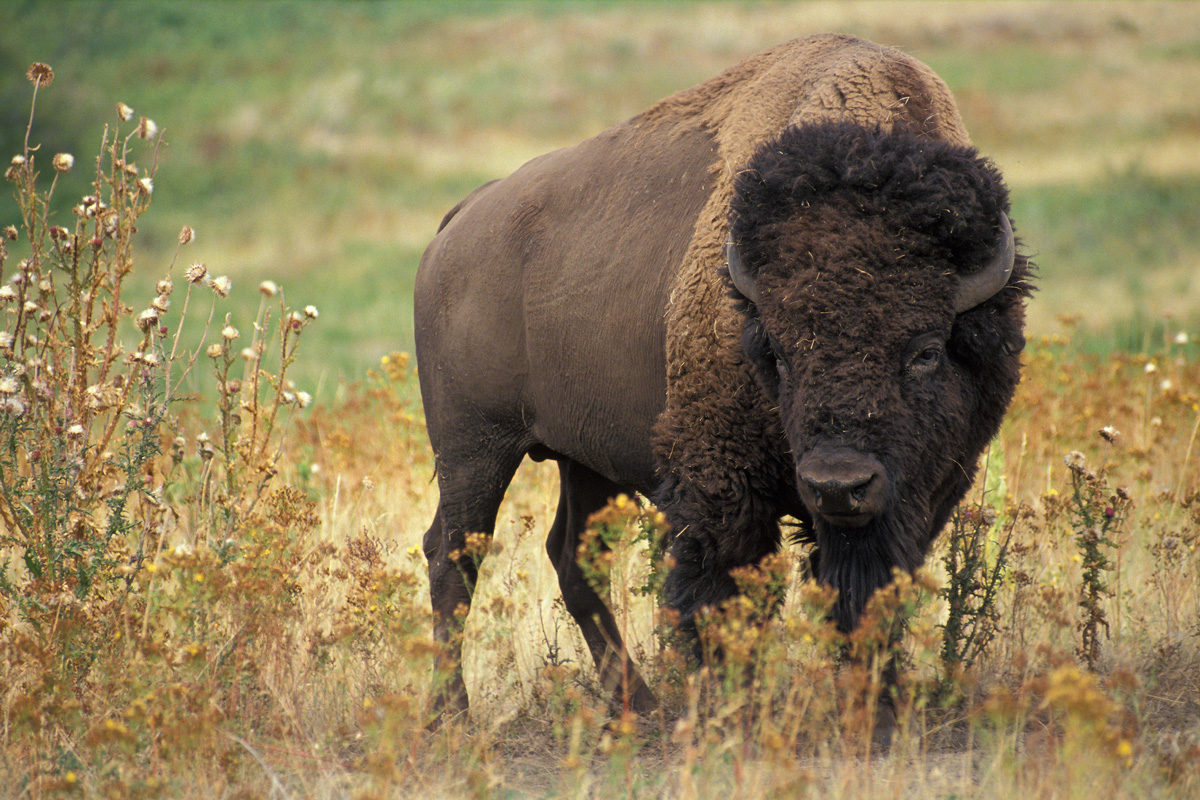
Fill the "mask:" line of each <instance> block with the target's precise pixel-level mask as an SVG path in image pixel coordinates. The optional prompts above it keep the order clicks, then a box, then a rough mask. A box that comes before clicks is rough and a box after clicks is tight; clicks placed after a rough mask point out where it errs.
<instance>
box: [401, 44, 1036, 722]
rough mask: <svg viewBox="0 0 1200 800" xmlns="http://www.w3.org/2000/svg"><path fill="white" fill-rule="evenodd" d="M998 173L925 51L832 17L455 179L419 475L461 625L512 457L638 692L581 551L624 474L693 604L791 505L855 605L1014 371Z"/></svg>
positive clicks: (840, 604)
mask: <svg viewBox="0 0 1200 800" xmlns="http://www.w3.org/2000/svg"><path fill="white" fill-rule="evenodd" d="M1008 205H1009V201H1008V195H1007V190H1006V188H1005V186H1004V184H1003V181H1002V179H1001V176H1000V175H999V174H998V172H997V171H996V169H995V167H994V166H993V165H992V164H991V163H989V162H988V161H986V160H984V159H982V158H981V157H980V156H979V155H978V154H977V153H976V151H975V150H974V149H972V147H971V146H970V143H969V140H968V138H967V134H966V131H965V130H964V128H963V125H962V122H961V120H960V118H959V115H958V112H957V111H956V109H955V106H954V102H953V100H952V98H951V96H950V93H949V91H948V90H947V88H946V86H945V85H944V84H943V83H942V81H941V80H940V79H939V78H938V77H937V76H936V75H934V74H933V73H932V72H931V71H930V70H929V69H928V68H927V67H926V66H925V65H923V64H921V63H920V62H917V61H915V60H913V59H912V58H909V57H907V56H905V55H904V54H902V53H899V52H897V51H895V50H891V49H888V48H884V47H880V46H878V45H875V44H872V43H870V42H866V41H863V40H861V39H857V38H853V37H849V36H837V35H826V36H815V37H811V38H806V39H800V40H796V41H792V42H788V43H786V44H783V45H780V46H778V47H775V48H772V49H770V50H767V51H766V52H763V53H761V54H759V55H756V56H753V57H751V58H749V59H747V60H745V61H743V62H741V63H740V64H737V65H736V66H734V67H732V68H731V69H729V70H728V71H726V72H724V73H723V74H721V75H718V76H717V77H715V78H713V79H711V80H709V81H707V82H705V83H702V84H700V85H699V86H696V87H694V88H691V89H687V90H684V91H681V92H679V93H677V94H674V95H672V96H670V97H668V98H666V99H665V100H663V101H661V102H660V103H658V104H657V105H655V106H653V107H652V108H650V109H649V110H647V111H645V112H643V113H641V114H639V115H637V116H635V117H633V118H632V119H629V120H628V121H626V122H623V123H621V124H619V125H616V126H615V127H613V128H610V129H608V130H606V131H604V132H603V133H601V134H599V135H597V136H595V137H593V138H591V139H588V140H587V141H584V142H582V143H580V144H578V145H575V146H574V147H569V148H566V149H563V150H559V151H556V152H552V153H549V154H547V155H544V156H541V157H540V158H536V159H534V160H533V161H530V162H529V163H528V164H526V165H524V166H523V167H521V168H520V169H518V170H517V171H516V172H514V173H513V174H512V175H510V176H509V177H507V178H504V179H503V180H499V181H495V182H492V183H489V184H487V185H485V186H483V187H481V188H479V189H477V190H476V191H475V192H474V193H473V194H471V195H470V196H468V197H467V198H466V199H465V200H463V201H462V202H461V203H459V205H458V206H456V207H455V208H454V209H453V210H451V211H450V212H449V213H448V214H447V215H446V217H445V219H444V220H443V221H442V224H441V227H440V229H439V231H438V234H437V236H436V237H435V238H434V240H433V241H432V243H431V244H430V245H429V247H428V249H427V250H426V251H425V254H424V257H423V258H422V260H421V266H420V270H419V272H418V275H417V282H416V295H415V307H416V350H417V362H418V365H419V375H420V382H421V393H422V398H423V401H424V404H425V413H426V418H427V424H428V429H429V437H430V441H431V443H432V446H433V449H434V452H435V454H436V464H437V480H438V487H439V489H440V501H439V505H438V509H437V514H436V516H435V518H434V520H433V523H432V525H431V526H430V528H429V530H428V532H427V533H426V534H425V540H424V549H425V554H426V556H427V558H428V561H429V580H430V591H431V595H432V603H433V610H434V615H435V621H436V622H435V624H436V635H437V637H438V638H439V639H440V640H442V641H443V642H446V643H447V647H446V651H445V661H444V662H443V665H444V666H446V667H448V668H449V669H450V671H451V672H450V674H451V675H452V676H453V677H452V678H451V680H450V683H449V685H448V686H446V687H444V689H443V692H442V695H441V697H442V700H443V702H445V703H448V704H449V705H450V706H451V707H459V708H465V707H466V703H467V697H466V691H465V688H464V685H463V683H462V677H461V670H460V669H459V667H458V659H459V656H460V652H459V651H458V649H457V648H458V646H459V645H457V644H455V643H454V642H455V638H456V637H454V636H452V635H451V634H452V633H453V631H454V629H455V626H456V625H458V624H459V622H458V617H456V610H457V609H458V608H459V607H460V605H469V603H470V601H471V592H472V589H473V586H474V582H475V578H476V575H477V566H476V564H475V562H474V561H473V560H472V559H469V558H459V557H458V556H459V555H460V554H461V553H462V551H463V548H464V543H465V536H466V534H467V533H472V532H478V533H483V534H486V535H490V534H491V533H492V531H493V529H494V525H495V517H496V513H497V509H498V507H499V505H500V501H501V498H502V497H503V495H504V493H505V490H506V488H507V486H508V484H509V481H510V480H511V478H512V476H513V473H514V472H515V470H516V469H517V466H518V464H520V462H521V460H522V459H523V458H524V457H525V456H529V457H531V458H533V459H536V460H542V459H553V460H554V461H556V462H557V464H558V469H559V475H560V478H561V489H560V499H559V504H558V511H557V514H556V517H555V520H554V523H553V525H552V527H551V528H550V533H549V537H548V540H547V543H546V549H547V552H548V553H549V556H550V559H551V560H552V561H553V563H554V566H555V568H556V570H557V573H558V578H559V586H560V587H561V590H562V594H563V599H564V600H565V603H566V607H567V609H568V611H569V612H570V613H571V615H572V616H573V617H574V618H575V620H576V621H577V622H578V624H579V626H580V628H581V629H582V632H583V635H584V638H585V639H586V641H587V644H588V646H589V648H590V649H591V652H592V656H593V657H594V659H595V661H596V664H597V667H598V669H599V673H600V676H601V680H602V682H603V684H604V685H605V687H606V688H607V689H608V690H610V691H613V692H616V693H618V695H619V696H620V695H621V693H623V696H624V697H625V698H627V699H628V701H629V702H630V703H631V705H632V707H633V708H635V709H637V710H646V709H648V708H651V707H652V706H653V704H654V697H653V695H652V693H651V692H650V690H649V689H648V688H647V687H646V685H645V683H644V682H643V681H642V679H641V677H640V676H639V675H638V673H637V670H636V668H635V667H634V666H633V665H632V664H631V663H630V662H629V660H628V658H627V656H626V655H625V652H624V648H623V645H622V642H621V635H620V633H619V631H618V630H617V626H616V624H615V622H614V619H613V615H612V613H611V612H610V611H609V609H608V608H607V607H606V606H605V603H604V602H603V601H602V600H601V599H600V598H599V597H598V596H597V595H596V593H595V592H594V591H593V590H592V588H591V587H590V586H589V585H588V582H587V581H586V580H585V579H584V577H583V574H582V573H581V570H580V567H579V565H578V564H577V563H576V548H577V543H578V540H579V536H580V534H581V532H582V530H583V529H584V526H585V524H586V521H587V519H588V516H589V515H590V514H592V513H593V512H595V511H596V510H598V509H599V508H601V507H603V506H604V505H605V504H606V503H607V502H608V500H609V499H610V498H612V497H613V496H614V495H616V494H617V493H619V492H625V493H632V492H634V491H637V492H640V493H642V494H644V495H646V496H648V497H650V498H651V499H652V500H653V501H654V502H655V503H656V504H657V506H658V508H659V509H660V510H661V511H662V512H663V513H664V514H665V515H666V518H667V520H668V522H669V523H670V525H671V528H672V531H673V533H672V534H671V544H670V547H671V553H672V555H673V556H674V559H675V562H676V566H675V567H674V569H673V570H672V572H671V574H670V575H669V577H668V581H667V595H668V596H667V602H668V604H669V606H670V607H672V608H674V609H676V610H677V611H678V612H679V616H680V619H681V623H682V628H683V630H684V631H688V630H692V631H694V619H695V616H696V614H697V612H698V611H700V610H701V609H702V608H704V607H706V606H718V605H719V604H721V603H722V601H724V600H727V599H728V598H730V597H731V596H733V595H734V594H735V593H736V592H737V587H736V585H735V583H734V581H733V580H732V578H731V577H730V570H732V569H735V568H738V567H742V566H745V565H750V564H756V563H758V562H759V561H760V560H761V559H762V558H763V557H764V556H766V555H767V554H770V553H772V552H775V551H776V550H778V549H779V547H780V544H781V533H780V522H779V521H780V519H781V517H784V516H787V515H791V516H793V517H795V518H797V519H798V520H799V521H800V522H801V524H802V528H801V534H800V535H801V536H802V538H805V539H807V540H808V541H810V542H812V543H814V550H813V552H812V556H811V563H812V567H813V570H814V574H815V575H816V577H817V578H818V579H819V580H820V581H822V582H824V583H825V584H828V585H830V586H833V587H836V589H837V590H838V592H839V596H838V600H837V603H836V606H835V608H834V616H835V618H836V620H837V623H838V625H839V626H840V627H841V628H842V629H843V630H847V631H848V630H851V629H852V628H853V627H854V626H855V625H856V623H857V620H858V617H859V615H860V613H861V612H862V610H863V607H864V604H865V603H866V601H867V599H868V597H869V596H870V595H871V593H872V592H874V591H875V590H876V589H878V588H880V587H881V586H884V585H885V584H887V583H888V582H889V581H890V580H891V575H892V569H893V568H894V567H899V568H902V569H906V570H912V569H915V568H916V567H917V566H918V565H920V564H921V562H922V560H923V558H924V557H925V555H926V553H927V552H928V551H929V548H930V544H931V542H932V541H933V539H934V537H936V535H937V534H938V532H939V530H940V529H941V528H942V527H943V525H944V524H945V523H946V521H947V519H948V517H949V515H950V513H951V510H952V509H953V507H954V506H955V504H956V503H957V502H958V501H959V500H960V499H961V498H962V496H963V494H964V493H965V492H966V490H967V488H968V486H969V485H970V483H971V480H972V476H973V475H974V473H975V470H976V462H977V459H978V458H979V455H980V453H981V452H982V451H983V449H984V448H985V447H986V445H987V443H988V441H989V440H990V439H991V438H992V437H993V436H994V435H995V433H996V431H997V429H998V427H999V425H1000V421H1001V417H1002V416H1003V414H1004V412H1005V409H1006V408H1007V406H1008V404H1009V402H1010V400H1011V398H1012V394H1013V391H1014V388H1015V386H1016V384H1017V380H1018V373H1019V367H1020V362H1019V352H1020V350H1021V349H1022V347H1023V343H1024V340H1023V337H1022V327H1023V323H1024V302H1025V299H1026V297H1027V296H1028V293H1029V290H1030V283H1031V278H1030V266H1029V263H1028V261H1027V259H1026V258H1025V257H1024V256H1022V255H1021V254H1020V253H1018V252H1016V246H1015V241H1014V236H1013V232H1012V227H1011V224H1010V222H1009V218H1008V212H1009V208H1008Z"/></svg>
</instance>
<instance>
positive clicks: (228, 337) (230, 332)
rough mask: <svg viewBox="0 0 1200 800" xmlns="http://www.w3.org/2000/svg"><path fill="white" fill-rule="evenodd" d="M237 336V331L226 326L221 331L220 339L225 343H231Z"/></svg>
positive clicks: (230, 326)
mask: <svg viewBox="0 0 1200 800" xmlns="http://www.w3.org/2000/svg"><path fill="white" fill-rule="evenodd" d="M238 336H239V334H238V329H237V328H235V327H233V326H232V325H226V326H225V327H224V328H222V329H221V338H222V339H224V340H225V341H227V342H232V341H233V340H234V339H236V338H238Z"/></svg>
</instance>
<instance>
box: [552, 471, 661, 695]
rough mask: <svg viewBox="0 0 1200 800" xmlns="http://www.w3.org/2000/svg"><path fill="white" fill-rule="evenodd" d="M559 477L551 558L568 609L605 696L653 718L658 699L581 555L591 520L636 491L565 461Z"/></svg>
mask: <svg viewBox="0 0 1200 800" xmlns="http://www.w3.org/2000/svg"><path fill="white" fill-rule="evenodd" d="M558 473H559V480H560V490H559V501H558V512H557V514H556V515H555V518H554V525H553V527H552V528H551V529H550V535H549V536H548V537H547V539H546V553H547V555H549V556H550V561H551V562H552V563H553V564H554V570H555V572H557V573H558V586H559V589H560V590H561V591H562V597H563V603H564V604H565V605H566V607H567V611H568V612H569V613H570V614H571V616H572V617H573V618H574V619H575V622H576V623H577V624H578V625H579V629H580V631H581V632H582V633H583V638H584V641H586V642H587V645H588V650H590V651H591V653H592V659H593V661H595V663H596V669H597V671H598V672H599V673H600V683H601V685H602V686H603V687H604V690H605V691H606V692H608V693H609V696H610V697H612V699H613V701H614V703H615V704H617V705H619V706H621V707H622V708H624V707H628V708H629V709H631V710H633V711H636V712H638V713H639V714H647V713H649V712H650V711H652V710H653V709H654V708H655V705H656V701H655V699H654V694H653V693H652V692H651V691H650V688H649V687H648V686H647V685H646V683H645V681H643V680H642V676H641V675H640V674H638V670H637V667H636V666H634V664H633V660H632V659H630V658H629V653H628V652H627V651H626V649H625V644H624V642H623V641H622V638H621V632H620V630H619V629H618V628H617V622H616V620H615V619H614V618H613V614H612V611H611V610H610V609H609V608H608V606H607V605H606V604H605V602H604V600H603V599H601V597H600V596H599V595H598V594H597V593H596V590H595V589H594V588H593V587H592V586H591V584H590V583H589V582H588V580H587V578H586V577H585V575H584V573H583V569H582V568H581V567H580V565H579V552H578V551H579V540H580V536H581V535H582V533H583V531H584V529H585V528H586V527H587V520H588V517H589V516H590V515H591V514H593V513H595V512H596V511H599V510H600V509H601V508H603V507H604V506H605V504H607V503H608V502H609V500H611V499H612V498H614V497H616V496H617V495H618V494H621V493H625V494H632V491H630V490H628V489H625V488H624V487H621V486H619V485H617V484H615V483H613V482H612V481H610V480H608V479H606V478H604V477H602V476H600V475H598V474H596V473H595V472H593V471H592V470H590V469H588V468H587V467H584V466H582V465H581V464H578V463H576V462H574V461H570V460H568V459H565V458H564V459H562V460H560V461H559V463H558Z"/></svg>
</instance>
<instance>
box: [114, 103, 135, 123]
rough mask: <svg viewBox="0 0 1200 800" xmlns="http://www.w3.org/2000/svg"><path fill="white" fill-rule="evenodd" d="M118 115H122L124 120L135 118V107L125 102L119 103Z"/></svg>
mask: <svg viewBox="0 0 1200 800" xmlns="http://www.w3.org/2000/svg"><path fill="white" fill-rule="evenodd" d="M117 116H118V117H120V118H121V120H122V121H124V122H128V121H129V120H131V119H133V109H132V108H130V107H129V106H127V105H125V104H124V103H117Z"/></svg>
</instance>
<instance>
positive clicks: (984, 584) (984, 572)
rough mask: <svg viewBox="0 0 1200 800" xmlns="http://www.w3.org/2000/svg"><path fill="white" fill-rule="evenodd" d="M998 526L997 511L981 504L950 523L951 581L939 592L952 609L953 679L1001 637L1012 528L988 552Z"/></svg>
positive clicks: (949, 662)
mask: <svg viewBox="0 0 1200 800" xmlns="http://www.w3.org/2000/svg"><path fill="white" fill-rule="evenodd" d="M995 525H996V513H995V510H994V509H992V508H991V507H990V506H986V505H982V504H981V505H975V506H960V507H959V508H958V509H956V510H955V512H954V516H953V517H952V518H951V522H950V530H949V533H948V535H947V540H946V548H945V552H944V554H943V555H942V564H943V566H944V567H945V568H946V574H947V575H948V582H947V583H946V585H945V586H943V587H942V588H941V589H939V590H938V595H939V596H941V597H942V598H943V599H945V600H946V603H947V605H948V607H949V609H948V613H947V615H946V621H945V622H944V623H943V624H942V645H941V661H942V665H943V666H944V667H945V668H946V670H947V672H948V673H950V675H955V674H957V673H959V672H961V671H962V670H964V669H967V668H969V667H970V666H971V665H972V664H973V663H974V662H975V660H976V659H977V658H979V656H980V655H981V654H982V653H983V652H984V651H985V650H986V649H987V646H988V645H989V644H990V643H991V641H992V638H993V637H994V636H995V635H996V628H997V624H998V622H999V616H1000V612H999V607H998V605H997V600H998V592H999V588H1000V582H1001V578H1002V577H1003V575H1004V570H1005V568H1006V565H1007V561H1008V544H1009V536H1011V529H1010V531H1009V536H1006V537H1005V539H1004V542H1003V543H1001V544H999V546H998V547H989V543H990V537H989V534H990V533H991V532H992V531H993V530H994V529H995ZM989 551H992V552H989ZM948 677H949V676H948Z"/></svg>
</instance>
